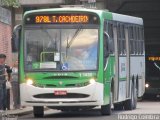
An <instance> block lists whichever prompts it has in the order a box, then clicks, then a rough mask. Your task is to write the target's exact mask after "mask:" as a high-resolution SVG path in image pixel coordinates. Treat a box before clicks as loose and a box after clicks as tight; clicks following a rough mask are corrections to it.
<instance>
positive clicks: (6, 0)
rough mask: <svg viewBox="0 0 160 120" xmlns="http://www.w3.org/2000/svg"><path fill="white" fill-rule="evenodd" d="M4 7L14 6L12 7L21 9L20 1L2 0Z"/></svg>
mask: <svg viewBox="0 0 160 120" xmlns="http://www.w3.org/2000/svg"><path fill="white" fill-rule="evenodd" d="M1 3H2V5H3V6H12V7H15V8H17V7H19V6H20V4H19V0H1Z"/></svg>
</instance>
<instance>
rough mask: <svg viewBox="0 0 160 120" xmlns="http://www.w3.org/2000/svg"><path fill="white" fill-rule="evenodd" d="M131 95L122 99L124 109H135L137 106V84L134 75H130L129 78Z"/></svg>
mask: <svg viewBox="0 0 160 120" xmlns="http://www.w3.org/2000/svg"><path fill="white" fill-rule="evenodd" d="M130 90H131V93H130V94H131V97H130V99H128V100H126V101H124V109H125V110H133V109H136V106H137V92H136V91H137V86H136V80H135V77H134V76H132V80H131V89H130Z"/></svg>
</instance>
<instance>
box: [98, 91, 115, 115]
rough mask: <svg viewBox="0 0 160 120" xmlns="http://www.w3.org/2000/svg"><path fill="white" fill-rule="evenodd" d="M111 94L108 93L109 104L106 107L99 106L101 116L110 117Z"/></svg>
mask: <svg viewBox="0 0 160 120" xmlns="http://www.w3.org/2000/svg"><path fill="white" fill-rule="evenodd" d="M112 98H113V96H112V92H111V93H110V102H109V104H108V105H102V106H101V114H102V115H111V113H112V110H111V106H112Z"/></svg>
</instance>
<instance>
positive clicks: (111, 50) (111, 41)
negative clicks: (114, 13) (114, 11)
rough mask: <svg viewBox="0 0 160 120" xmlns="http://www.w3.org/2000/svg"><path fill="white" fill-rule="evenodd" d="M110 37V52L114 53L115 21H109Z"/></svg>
mask: <svg viewBox="0 0 160 120" xmlns="http://www.w3.org/2000/svg"><path fill="white" fill-rule="evenodd" d="M107 32H108V34H109V36H110V39H109V49H108V50H109V53H110V54H113V53H114V40H113V23H111V22H108V30H107Z"/></svg>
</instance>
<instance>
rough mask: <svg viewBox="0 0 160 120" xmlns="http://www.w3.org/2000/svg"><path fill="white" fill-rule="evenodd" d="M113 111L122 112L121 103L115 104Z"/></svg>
mask: <svg viewBox="0 0 160 120" xmlns="http://www.w3.org/2000/svg"><path fill="white" fill-rule="evenodd" d="M114 110H123V103H121V102H120V103H115V104H114Z"/></svg>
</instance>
